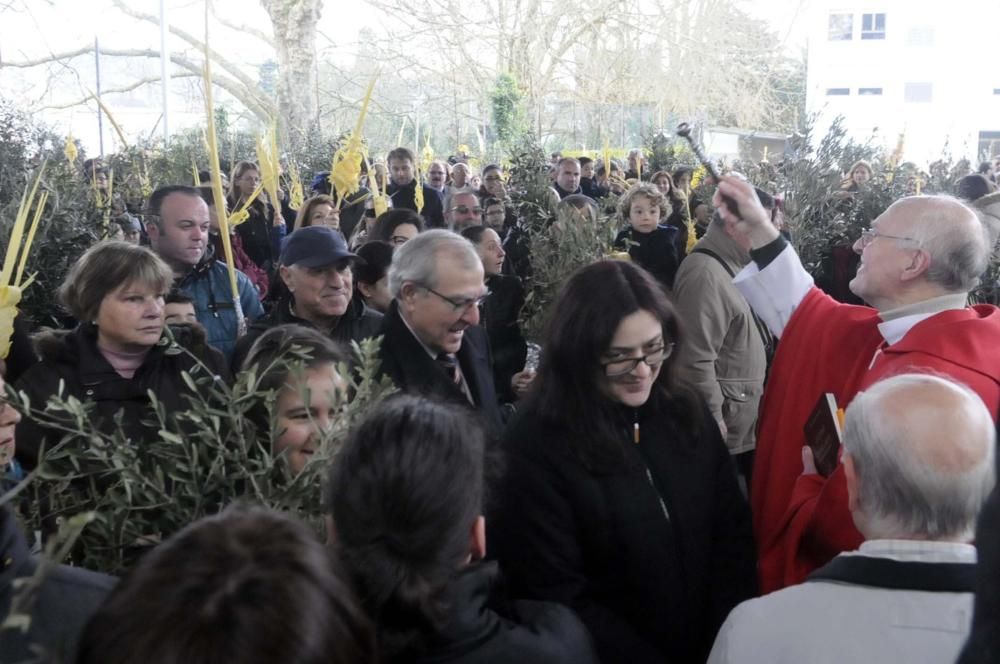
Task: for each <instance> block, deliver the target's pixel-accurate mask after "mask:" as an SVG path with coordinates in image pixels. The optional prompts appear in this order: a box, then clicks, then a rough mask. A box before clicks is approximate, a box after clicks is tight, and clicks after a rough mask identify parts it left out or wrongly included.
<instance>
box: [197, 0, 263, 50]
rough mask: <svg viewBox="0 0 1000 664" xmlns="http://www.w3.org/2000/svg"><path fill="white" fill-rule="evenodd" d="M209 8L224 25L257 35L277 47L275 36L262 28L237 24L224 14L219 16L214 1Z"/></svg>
mask: <svg viewBox="0 0 1000 664" xmlns="http://www.w3.org/2000/svg"><path fill="white" fill-rule="evenodd" d="M209 8H210V9H211V11H212V16H213V17H214V18H215V20H216V21H218V22H219V23H220V24H222V25H224V26H225V27H227V28H229V29H230V30H235V31H236V32H239V33H241V34H246V35H250V36H251V37H256V38H257V39H259V40H261V41H262V42H264V43H265V44H267V45H268V46H270V47H271V48H275V47H276V44H275V43H274V38H273V37H269V36H268V35H267V34H265V33H264V32H263V31H262V30H258V29H257V28H252V27H250V26H249V25H237V24H236V23H230V22H229V21H228V20H226V19H225V18H223V17H222V16H219V14H218V13H216V11H215V3H214V2H211V3H209Z"/></svg>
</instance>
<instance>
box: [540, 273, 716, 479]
mask: <svg viewBox="0 0 1000 664" xmlns="http://www.w3.org/2000/svg"><path fill="white" fill-rule="evenodd" d="M637 311H647V312H649V313H650V314H652V315H653V316H654V317H655V318H656V319H657V320H659V321H660V323H661V324H662V327H663V337H664V341H665V342H666V343H668V344H669V343H673V344H674V352H673V353H672V354H671V355H670V356H669V357H668V358H667V359H666V360H665V361H664V363H663V365H662V367H661V369H660V373H659V375H658V376H657V378H656V381H655V382H654V384H653V391H652V393H651V394H650V399H649V403H650V404H652V405H653V407H654V408H657V409H661V410H662V409H670V410H671V411H673V412H676V414H677V420H678V422H679V424H680V425H681V426H682V427H686V428H687V430H689V431H694V432H698V431H699V428H700V423H701V418H700V410H699V407H698V402H697V398H696V397H695V396H694V395H693V393H692V392H691V390H690V389H689V388H687V387H686V386H684V385H682V384H681V383H679V382H678V381H677V379H676V375H675V374H676V372H675V370H674V362H675V361H676V357H677V350H678V349H679V347H680V345H681V344H682V343H683V338H682V333H681V327H680V323H679V321H678V318H677V314H676V312H675V310H674V307H673V305H672V304H671V303H670V301H669V299H668V298H667V296H666V293H665V292H664V291H663V288H662V287H661V286H660V285H659V283H658V282H657V281H656V279H655V278H653V277H652V276H651V275H650V274H649V273H648V272H646V271H645V270H643V269H642V268H640V267H639V266H637V265H635V264H633V263H629V262H625V261H616V260H603V261H598V262H596V263H592V264H591V265H588V266H586V267H583V268H581V269H579V270H577V271H576V272H575V273H574V274H573V275H572V276H571V277H570V279H569V281H568V282H566V284H565V286H564V287H563V289H562V291H561V292H560V294H559V297H558V299H557V300H556V303H555V306H554V307H553V313H552V317H551V319H550V320H549V322H548V325H547V326H546V330H545V333H544V337H543V338H544V341H543V342H542V348H544V349H545V351H544V352H543V353H542V357H541V364H540V366H539V368H538V375H537V376H536V378H535V380H534V381H533V384H532V388H531V393H530V394H529V396H528V403H527V404H526V406H525V408H526V410H531V411H533V412H535V413H537V414H538V415H539V416H540V417H542V418H543V419H546V420H550V421H553V422H557V423H559V425H560V426H567V427H568V428H569V429H570V431H571V432H572V433H573V434H574V435H573V436H572V438H573V440H574V441H575V442H574V450H573V452H574V453H575V454H576V456H577V457H578V458H579V460H580V461H581V463H583V464H584V465H585V466H586V467H589V468H595V469H596V468H601V467H607V466H609V465H613V464H614V463H620V462H621V461H622V460H623V458H624V455H623V454H622V452H621V447H620V446H621V444H623V442H624V437H623V434H622V431H623V429H622V427H623V426H629V425H630V423H629V422H624V421H620V420H621V418H622V415H621V407H620V406H619V405H618V404H615V403H613V402H612V401H611V400H610V399H608V398H607V397H606V396H605V395H604V392H603V389H602V383H603V381H604V380H606V378H605V377H604V372H603V369H602V367H601V364H600V360H601V357H602V355H603V354H604V353H605V352H606V351H607V350H608V347H609V346H610V345H611V340H612V339H613V338H614V335H615V331H616V330H617V328H618V325H619V323H621V321H622V320H623V319H624V318H625V317H627V316H629V315H631V314H633V313H635V312H637Z"/></svg>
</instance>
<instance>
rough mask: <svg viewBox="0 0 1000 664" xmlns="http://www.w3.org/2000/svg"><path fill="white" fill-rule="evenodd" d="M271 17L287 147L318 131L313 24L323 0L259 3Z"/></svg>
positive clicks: (265, 1) (264, 0)
mask: <svg viewBox="0 0 1000 664" xmlns="http://www.w3.org/2000/svg"><path fill="white" fill-rule="evenodd" d="M261 4H262V5H263V6H264V9H266V10H267V13H268V14H269V15H270V17H271V26H272V28H273V30H274V46H275V52H276V54H277V57H278V113H279V115H280V116H281V118H280V120H281V122H280V124H281V126H282V128H283V129H284V131H285V133H286V135H287V139H288V144H287V145H288V147H289V149H291V150H293V151H294V150H295V149H296V147H297V146H299V145H302V144H303V143H304V142H305V141H306V139H307V137H308V136H309V134H310V133H313V132H318V131H319V130H320V126H319V98H318V95H317V78H316V72H317V67H316V24H317V23H318V22H319V17H320V13H321V11H322V8H323V0H261Z"/></svg>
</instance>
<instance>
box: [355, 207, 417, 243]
mask: <svg viewBox="0 0 1000 664" xmlns="http://www.w3.org/2000/svg"><path fill="white" fill-rule="evenodd" d="M423 230H424V220H423V218H422V217H421V216H420V215H419V214H417V213H416V212H414V211H413V210H407V209H406V208H399V209H396V210H389V211H388V212H383V213H382V214H381V215H379V218H378V219H376V220H375V225H374V226H373V227H372V230H371V233H370V234H369V236H368V241H371V240H378V241H379V242H388V243H389V244H391V245H392V246H394V247H398V246H399V245H401V244H404V243H405V242H406V241H407V240H412V239H413V238H415V237H416V236H417V233H421V232H423Z"/></svg>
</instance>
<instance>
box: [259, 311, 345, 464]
mask: <svg viewBox="0 0 1000 664" xmlns="http://www.w3.org/2000/svg"><path fill="white" fill-rule="evenodd" d="M346 360H347V356H346V355H345V354H344V352H343V351H341V349H340V347H339V346H338V345H337V344H336V342H334V341H333V340H332V339H330V338H329V337H328V336H326V335H325V334H323V333H322V332H320V331H319V330H317V329H315V328H310V327H305V326H303V325H279V326H278V327H273V328H271V329H270V330H268V331H267V332H264V333H263V334H262V335H261V336H260V337H259V338H258V339H257V341H255V342H254V344H253V346H252V347H251V348H250V352H249V353H248V354H247V358H246V360H245V361H244V366H245V367H246V368H248V369H251V368H252V369H253V370H254V371H256V372H257V375H258V376H259V378H258V382H257V384H256V391H257V392H258V393H264V394H266V395H268V396H267V398H266V403H265V401H263V400H259V401H257V403H255V404H254V407H253V408H252V409H251V411H250V412H249V418H250V419H251V420H252V421H253V422H254V424H255V425H256V426H257V429H258V431H259V432H260V433H261V437H262V438H266V437H268V436H270V435H271V434H272V433H273V438H272V440H271V450H272V453H273V454H274V455H275V456H281V455H284V458H285V461H286V462H287V464H288V468H289V470H290V471H291V472H292V473H293V474H298V473H300V472H302V469H303V468H305V467H306V464H307V463H309V461H310V460H312V458H313V456H315V455H316V453H317V452H319V451H321V449H320V448H321V447H322V444H323V439H324V438H325V437H327V436H328V434H329V432H330V431H331V430H332V427H333V424H334V421H335V420H336V419H337V417H338V416H339V413H340V410H341V406H342V404H343V402H344V399H345V390H346V383H345V382H344V379H343V378H341V377H340V374H339V373H338V371H337V365H338V364H340V363H342V362H345V361H346ZM269 404H270V405H273V410H272V411H270V413H269V410H268V405H269ZM269 414H272V415H273V418H274V421H271V418H270V417H269Z"/></svg>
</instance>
